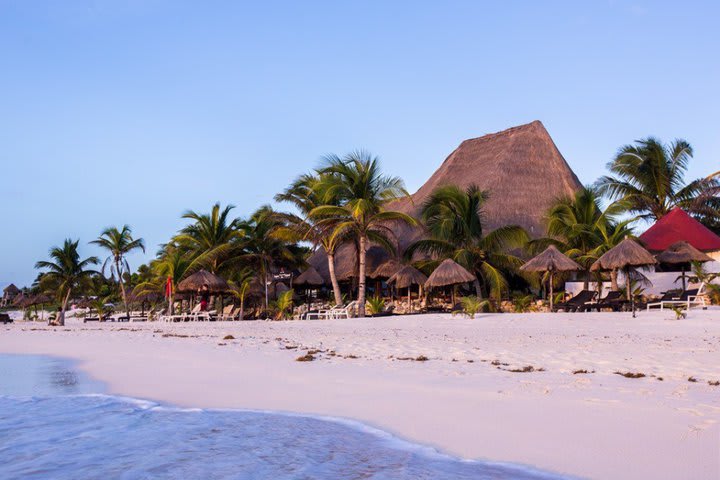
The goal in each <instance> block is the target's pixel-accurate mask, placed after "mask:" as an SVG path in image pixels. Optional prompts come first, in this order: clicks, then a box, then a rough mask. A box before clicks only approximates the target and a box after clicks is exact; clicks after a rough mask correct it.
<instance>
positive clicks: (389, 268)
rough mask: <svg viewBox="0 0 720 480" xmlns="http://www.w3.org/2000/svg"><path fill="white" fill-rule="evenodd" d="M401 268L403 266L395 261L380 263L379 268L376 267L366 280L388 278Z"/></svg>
mask: <svg viewBox="0 0 720 480" xmlns="http://www.w3.org/2000/svg"><path fill="white" fill-rule="evenodd" d="M401 268H403V266H402V264H401V263H400V262H398V261H397V260H388V261H386V262H383V263H381V264H380V266H379V267H377V268H376V269H375V270H374V271H373V272H372V273H371V274H370V275H368V278H372V279H378V278H390V277H392V276H393V275H394V274H395V273H397V271H398V270H400V269H401Z"/></svg>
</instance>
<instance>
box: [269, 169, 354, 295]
mask: <svg viewBox="0 0 720 480" xmlns="http://www.w3.org/2000/svg"><path fill="white" fill-rule="evenodd" d="M326 183H327V182H323V179H322V175H319V174H317V175H314V174H305V175H301V176H300V177H298V178H297V179H296V180H295V181H294V182H293V183H292V184H291V185H290V186H289V187H288V188H286V189H285V191H284V192H283V193H280V194H278V195H276V196H275V201H277V202H289V203H292V204H293V205H295V207H296V208H297V209H298V210H299V211H300V213H301V214H302V215H303V217H299V216H297V215H292V214H287V219H288V223H289V224H290V225H291V226H292V227H293V228H294V229H295V231H296V232H297V233H298V235H299V239H301V240H308V241H310V242H312V243H313V244H315V245H320V246H321V247H322V248H323V250H324V251H325V254H326V255H327V262H328V272H329V273H330V283H331V284H332V288H333V296H334V297H335V304H336V305H340V304H342V295H341V293H340V284H339V283H338V279H337V275H336V274H335V253H336V252H337V249H338V247H339V246H340V245H341V244H342V243H343V241H344V240H345V239H343V238H341V236H333V235H329V234H328V232H332V230H333V227H334V225H332V224H331V223H330V222H327V223H324V224H322V225H321V224H320V223H319V222H317V221H316V219H314V218H312V217H310V212H312V211H313V209H315V208H316V207H319V206H321V205H334V206H338V205H339V199H338V198H337V197H331V196H330V195H328V193H327V192H324V191H323V188H322V187H323V185H326Z"/></svg>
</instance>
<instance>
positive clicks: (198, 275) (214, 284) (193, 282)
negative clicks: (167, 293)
mask: <svg viewBox="0 0 720 480" xmlns="http://www.w3.org/2000/svg"><path fill="white" fill-rule="evenodd" d="M206 285H207V288H208V291H209V292H210V293H222V292H227V291H228V290H230V286H229V285H228V283H227V282H226V281H225V280H224V279H223V278H222V277H219V276H217V275H215V274H214V273H210V272H208V271H207V270H199V271H197V272H195V273H193V274H192V275H190V276H189V277H187V278H186V279H184V280H183V281H181V282H180V283H179V284H178V286H177V290H178V291H179V292H196V291H198V290H200V289H201V288H203V287H204V286H206Z"/></svg>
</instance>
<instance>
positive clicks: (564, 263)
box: [520, 245, 582, 312]
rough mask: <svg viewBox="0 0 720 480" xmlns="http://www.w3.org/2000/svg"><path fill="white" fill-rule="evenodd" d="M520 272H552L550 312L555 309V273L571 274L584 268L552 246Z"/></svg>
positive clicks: (530, 261)
mask: <svg viewBox="0 0 720 480" xmlns="http://www.w3.org/2000/svg"><path fill="white" fill-rule="evenodd" d="M520 270H523V271H525V272H550V311H551V312H552V309H553V280H554V279H553V277H554V274H555V272H571V271H576V270H582V267H581V266H580V265H578V264H577V263H575V261H573V260H572V259H571V258H569V257H567V256H566V255H565V254H564V253H562V252H561V251H560V250H558V249H557V247H556V246H555V245H550V246H549V247H548V248H546V249H545V251H544V252H542V253H541V254H540V255H538V256H537V257H535V258H533V259H532V260H529V261H528V262H526V263H525V264H524V265H523V266H522V267H520Z"/></svg>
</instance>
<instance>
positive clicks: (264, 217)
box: [232, 205, 304, 309]
mask: <svg viewBox="0 0 720 480" xmlns="http://www.w3.org/2000/svg"><path fill="white" fill-rule="evenodd" d="M240 228H241V229H242V232H243V238H242V241H241V248H242V251H241V253H240V254H239V255H238V256H236V257H235V258H234V259H233V260H232V262H233V263H235V264H240V265H245V266H247V265H252V266H253V267H254V269H255V271H256V272H258V274H259V276H260V279H261V280H262V281H263V283H264V284H265V308H266V309H267V307H268V304H269V292H268V284H269V279H270V274H271V273H272V269H273V268H275V267H288V268H294V267H297V266H299V265H300V264H302V263H303V262H304V258H303V250H302V249H301V248H300V247H298V246H297V245H295V244H294V243H292V242H291V241H289V239H288V238H287V236H286V233H287V231H288V229H287V223H286V222H285V218H284V216H283V215H279V214H278V212H275V211H274V210H273V209H272V208H271V207H270V206H269V205H265V206H262V207H260V208H259V209H258V210H257V211H256V212H255V213H253V214H252V216H251V217H250V219H249V220H248V221H246V222H244V223H243V224H242V225H241V226H240Z"/></svg>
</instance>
